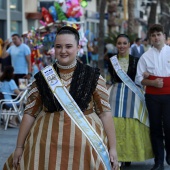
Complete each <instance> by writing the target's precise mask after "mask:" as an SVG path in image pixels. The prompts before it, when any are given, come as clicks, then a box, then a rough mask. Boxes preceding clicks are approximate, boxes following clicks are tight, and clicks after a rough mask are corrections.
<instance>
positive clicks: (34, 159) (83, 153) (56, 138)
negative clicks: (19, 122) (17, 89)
mask: <svg viewBox="0 0 170 170" xmlns="http://www.w3.org/2000/svg"><path fill="white" fill-rule="evenodd" d="M53 67H54V68H55V70H56V72H57V73H58V75H59V76H60V79H61V81H62V83H63V84H64V85H65V87H66V88H67V89H68V91H69V92H70V94H71V96H72V97H73V98H74V100H75V102H76V103H77V105H78V106H79V107H80V109H81V110H82V111H83V113H84V115H85V117H86V119H87V120H88V122H89V123H90V124H91V125H92V127H93V128H94V129H95V131H96V132H97V134H98V135H99V136H100V137H101V139H102V141H103V143H104V144H105V145H106V146H108V144H107V142H108V140H107V137H106V134H105V131H104V129H103V125H102V122H101V120H100V118H99V114H100V113H102V112H110V111H111V110H110V104H109V101H108V92H107V90H106V86H105V81H104V79H103V78H102V77H101V76H100V73H99V70H98V69H97V68H91V67H89V66H87V65H83V64H81V63H79V62H77V61H76V62H75V63H73V64H72V65H70V66H61V65H59V64H58V63H57V64H54V65H53ZM24 114H29V115H31V116H33V117H35V118H36V120H35V123H34V124H33V126H32V128H31V130H30V132H29V134H28V136H27V138H26V141H25V144H24V151H23V155H22V158H21V161H20V164H19V169H21V170H24V169H25V170H26V169H31V170H33V169H41V170H47V169H48V170H54V169H57V170H58V169H60V170H66V169H74V170H75V169H81V170H83V169H84V170H90V169H96V170H104V169H105V168H104V165H103V163H102V161H101V159H100V157H99V155H98V154H97V153H96V151H95V150H94V148H93V147H92V145H91V144H90V142H89V141H88V140H87V138H86V136H85V135H84V134H83V133H82V131H81V130H80V129H79V128H78V127H77V126H76V124H75V123H74V122H73V121H72V119H70V117H69V116H68V115H67V113H66V112H65V111H64V110H63V108H62V107H61V105H60V104H59V102H58V101H57V99H56V98H55V96H54V95H53V93H52V92H51V90H50V88H49V86H48V85H47V83H46V82H45V79H44V77H43V75H42V73H41V72H39V73H37V74H36V75H35V81H34V82H33V83H32V86H31V90H30V92H29V94H28V102H27V105H26V108H25V112H24ZM7 169H12V155H11V156H10V157H9V159H8V161H7V162H6V164H5V165H4V170H7Z"/></svg>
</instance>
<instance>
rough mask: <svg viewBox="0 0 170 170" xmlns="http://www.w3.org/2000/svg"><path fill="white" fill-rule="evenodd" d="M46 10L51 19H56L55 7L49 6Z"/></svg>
mask: <svg viewBox="0 0 170 170" xmlns="http://www.w3.org/2000/svg"><path fill="white" fill-rule="evenodd" d="M48 10H49V13H50V14H51V15H52V17H53V20H54V21H57V19H58V17H57V11H56V10H55V7H54V6H50V7H49V9H48Z"/></svg>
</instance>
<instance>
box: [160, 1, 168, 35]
mask: <svg viewBox="0 0 170 170" xmlns="http://www.w3.org/2000/svg"><path fill="white" fill-rule="evenodd" d="M160 5H161V14H160V19H159V22H160V23H161V24H162V25H163V26H164V30H165V32H166V34H167V36H169V33H170V10H169V8H170V5H169V0H161V1H160Z"/></svg>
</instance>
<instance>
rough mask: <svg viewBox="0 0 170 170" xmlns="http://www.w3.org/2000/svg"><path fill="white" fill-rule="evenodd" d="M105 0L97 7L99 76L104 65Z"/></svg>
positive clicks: (101, 0)
mask: <svg viewBox="0 0 170 170" xmlns="http://www.w3.org/2000/svg"><path fill="white" fill-rule="evenodd" d="M106 3H107V2H106V0H100V7H99V14H100V19H99V20H100V22H99V38H98V46H99V50H98V54H99V61H98V67H99V68H100V71H101V74H103V70H104V64H103V56H104V36H105V34H104V17H105V16H104V15H105V8H106Z"/></svg>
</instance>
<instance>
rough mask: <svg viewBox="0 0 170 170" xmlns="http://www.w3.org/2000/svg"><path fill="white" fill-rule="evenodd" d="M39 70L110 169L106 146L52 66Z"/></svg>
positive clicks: (106, 167)
mask: <svg viewBox="0 0 170 170" xmlns="http://www.w3.org/2000/svg"><path fill="white" fill-rule="evenodd" d="M41 72H42V75H43V76H44V79H45V80H46V82H47V84H48V86H49V87H50V89H51V91H52V93H53V94H54V96H55V97H56V98H57V100H58V101H59V103H60V104H61V106H62V107H63V108H64V110H65V111H66V113H67V114H68V115H69V117H70V118H71V119H72V120H73V122H74V123H75V124H76V125H77V126H78V127H79V129H80V130H81V131H82V133H83V134H84V135H85V136H86V137H87V139H88V140H89V142H90V143H91V145H92V146H93V148H94V149H95V151H96V152H97V154H98V155H99V156H100V158H101V161H102V163H103V165H104V167H105V169H106V170H111V165H110V158H109V154H108V151H107V148H106V146H105V145H104V143H103V141H102V139H101V138H100V136H99V135H98V134H97V133H96V131H95V130H94V128H93V127H92V126H91V125H90V123H89V122H88V120H87V119H86V117H85V116H84V114H83V113H82V111H81V110H80V108H79V107H78V105H77V103H76V102H75V101H74V99H73V98H72V96H71V95H70V94H69V92H68V90H67V89H66V87H65V86H64V85H63V84H62V83H61V81H60V79H59V76H58V75H57V73H56V71H55V69H54V68H53V67H52V66H47V67H45V68H44V69H43V70H41Z"/></svg>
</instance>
